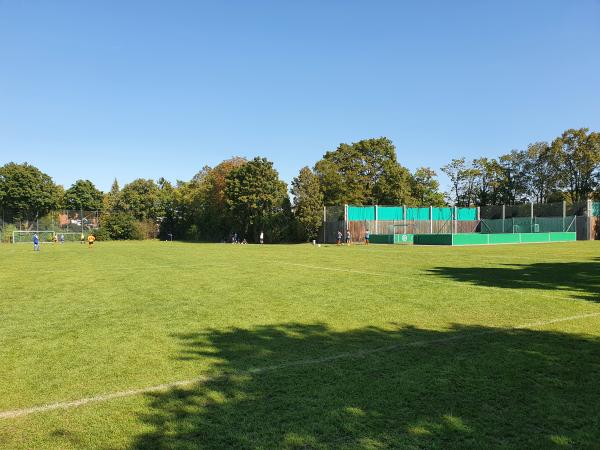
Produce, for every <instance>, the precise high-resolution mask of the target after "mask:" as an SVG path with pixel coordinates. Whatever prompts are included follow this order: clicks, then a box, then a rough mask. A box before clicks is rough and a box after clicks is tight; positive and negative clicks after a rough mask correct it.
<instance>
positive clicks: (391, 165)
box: [315, 137, 412, 205]
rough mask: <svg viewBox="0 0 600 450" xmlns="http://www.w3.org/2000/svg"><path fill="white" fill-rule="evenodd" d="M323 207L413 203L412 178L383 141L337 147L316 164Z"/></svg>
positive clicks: (383, 138)
mask: <svg viewBox="0 0 600 450" xmlns="http://www.w3.org/2000/svg"><path fill="white" fill-rule="evenodd" d="M315 173H316V175H317V176H318V177H319V180H320V184H321V189H322V192H323V199H324V202H325V204H326V205H341V204H345V203H347V204H354V205H372V204H383V205H385V204H396V205H397V204H409V203H412V196H411V176H410V172H409V171H408V170H407V169H406V168H404V167H403V166H402V165H400V163H399V162H398V160H397V156H396V148H395V147H394V144H393V143H392V141H391V140H389V139H388V138H385V137H382V138H377V139H366V140H362V141H359V142H355V143H353V144H340V145H339V147H338V148H337V149H336V150H334V151H329V152H327V153H325V155H324V156H323V158H322V159H321V160H320V161H318V162H317V163H316V164H315Z"/></svg>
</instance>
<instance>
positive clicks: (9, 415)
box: [0, 312, 600, 420]
mask: <svg viewBox="0 0 600 450" xmlns="http://www.w3.org/2000/svg"><path fill="white" fill-rule="evenodd" d="M598 316H600V312H596V313H588V314H579V315H576V316H568V317H559V318H556V319H549V320H544V321H538V322H531V323H527V324H522V325H517V326H514V327H508V328H494V329H491V330H484V331H481V332H478V333H462V334H460V333H459V334H456V335H454V336H446V337H443V338H439V339H423V340H419V341H412V342H402V343H398V344H391V345H386V346H383V347H376V348H371V349H364V350H357V351H354V352H344V353H338V354H336V355H331V356H324V357H321V358H310V359H301V360H297V361H289V362H284V363H281V364H276V365H272V366H265V367H258V368H254V369H248V370H237V371H232V372H228V373H226V374H223V375H217V376H214V377H209V376H199V377H196V378H192V379H189V380H182V381H174V382H172V383H164V384H158V385H156V386H149V387H144V388H138V389H129V390H126V391H120V392H112V393H108V394H102V395H96V396H93V397H85V398H81V399H78V400H71V401H66V402H57V403H49V404H46V405H41V406H33V407H31V408H23V409H15V410H12V411H2V412H0V420H2V419H13V418H16V417H23V416H29V415H31V414H36V413H42V412H47V411H54V410H59V409H71V408H77V407H79V406H84V405H88V404H90V403H99V402H106V401H109V400H114V399H118V398H126V397H133V396H136V395H141V394H149V393H153V392H164V391H168V390H170V389H175V388H183V387H189V386H192V385H194V384H197V383H203V382H208V381H215V380H218V379H221V378H224V377H226V376H231V375H257V374H263V373H268V372H273V371H277V370H282V369H287V368H290V367H299V366H308V365H312V364H323V363H327V362H332V361H337V360H340V359H347V358H361V357H364V356H368V355H371V354H374V353H380V352H387V351H391V350H396V349H399V348H406V347H421V346H426V345H430V344H439V343H444V342H450V341H455V340H459V339H466V338H470V337H473V336H481V335H485V334H495V333H500V332H502V331H506V330H522V329H527V328H533V327H541V326H545V325H551V324H555V323H560V322H569V321H573V320H581V319H588V318H591V317H598Z"/></svg>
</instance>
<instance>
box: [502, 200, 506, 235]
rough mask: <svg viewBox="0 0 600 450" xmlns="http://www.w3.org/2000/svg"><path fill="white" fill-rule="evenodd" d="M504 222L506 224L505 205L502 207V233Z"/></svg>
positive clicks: (504, 228)
mask: <svg viewBox="0 0 600 450" xmlns="http://www.w3.org/2000/svg"><path fill="white" fill-rule="evenodd" d="M505 222H506V205H502V232H503V233H505V232H506V227H505Z"/></svg>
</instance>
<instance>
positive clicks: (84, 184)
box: [64, 180, 104, 211]
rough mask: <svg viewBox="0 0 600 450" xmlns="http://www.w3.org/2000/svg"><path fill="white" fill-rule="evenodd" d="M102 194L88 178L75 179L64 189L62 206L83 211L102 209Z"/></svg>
mask: <svg viewBox="0 0 600 450" xmlns="http://www.w3.org/2000/svg"><path fill="white" fill-rule="evenodd" d="M103 196H104V194H103V193H102V191H100V190H98V189H96V186H94V183H92V182H91V181H89V180H77V181H76V182H75V183H73V185H72V186H71V187H70V188H69V189H67V190H66V191H65V196H64V207H65V208H66V209H76V210H80V209H82V210H85V211H96V210H98V209H102V199H103Z"/></svg>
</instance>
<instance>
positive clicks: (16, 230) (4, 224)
mask: <svg viewBox="0 0 600 450" xmlns="http://www.w3.org/2000/svg"><path fill="white" fill-rule="evenodd" d="M7 216H8V214H7V215H5V214H4V212H0V242H5V243H7V242H13V240H16V239H17V238H16V236H17V235H18V236H19V238H18V240H19V241H20V240H22V239H24V238H23V236H26V235H27V233H26V232H33V231H35V232H38V233H46V234H48V235H50V234H52V235H53V236H54V235H57V236H59V237H60V235H63V236H64V238H65V241H72V240H77V241H78V240H79V239H80V236H81V235H82V234H83V235H84V236H85V235H87V234H88V233H90V232H91V231H93V230H97V229H98V228H99V226H100V212H99V211H74V210H61V211H55V212H51V213H49V214H46V215H44V216H42V217H37V218H34V219H24V218H20V217H23V216H19V215H14V214H12V215H11V217H12V218H11V219H10V220H9V219H8V218H7ZM15 216H16V217H17V218H14V217H15ZM27 239H29V237H27Z"/></svg>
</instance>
